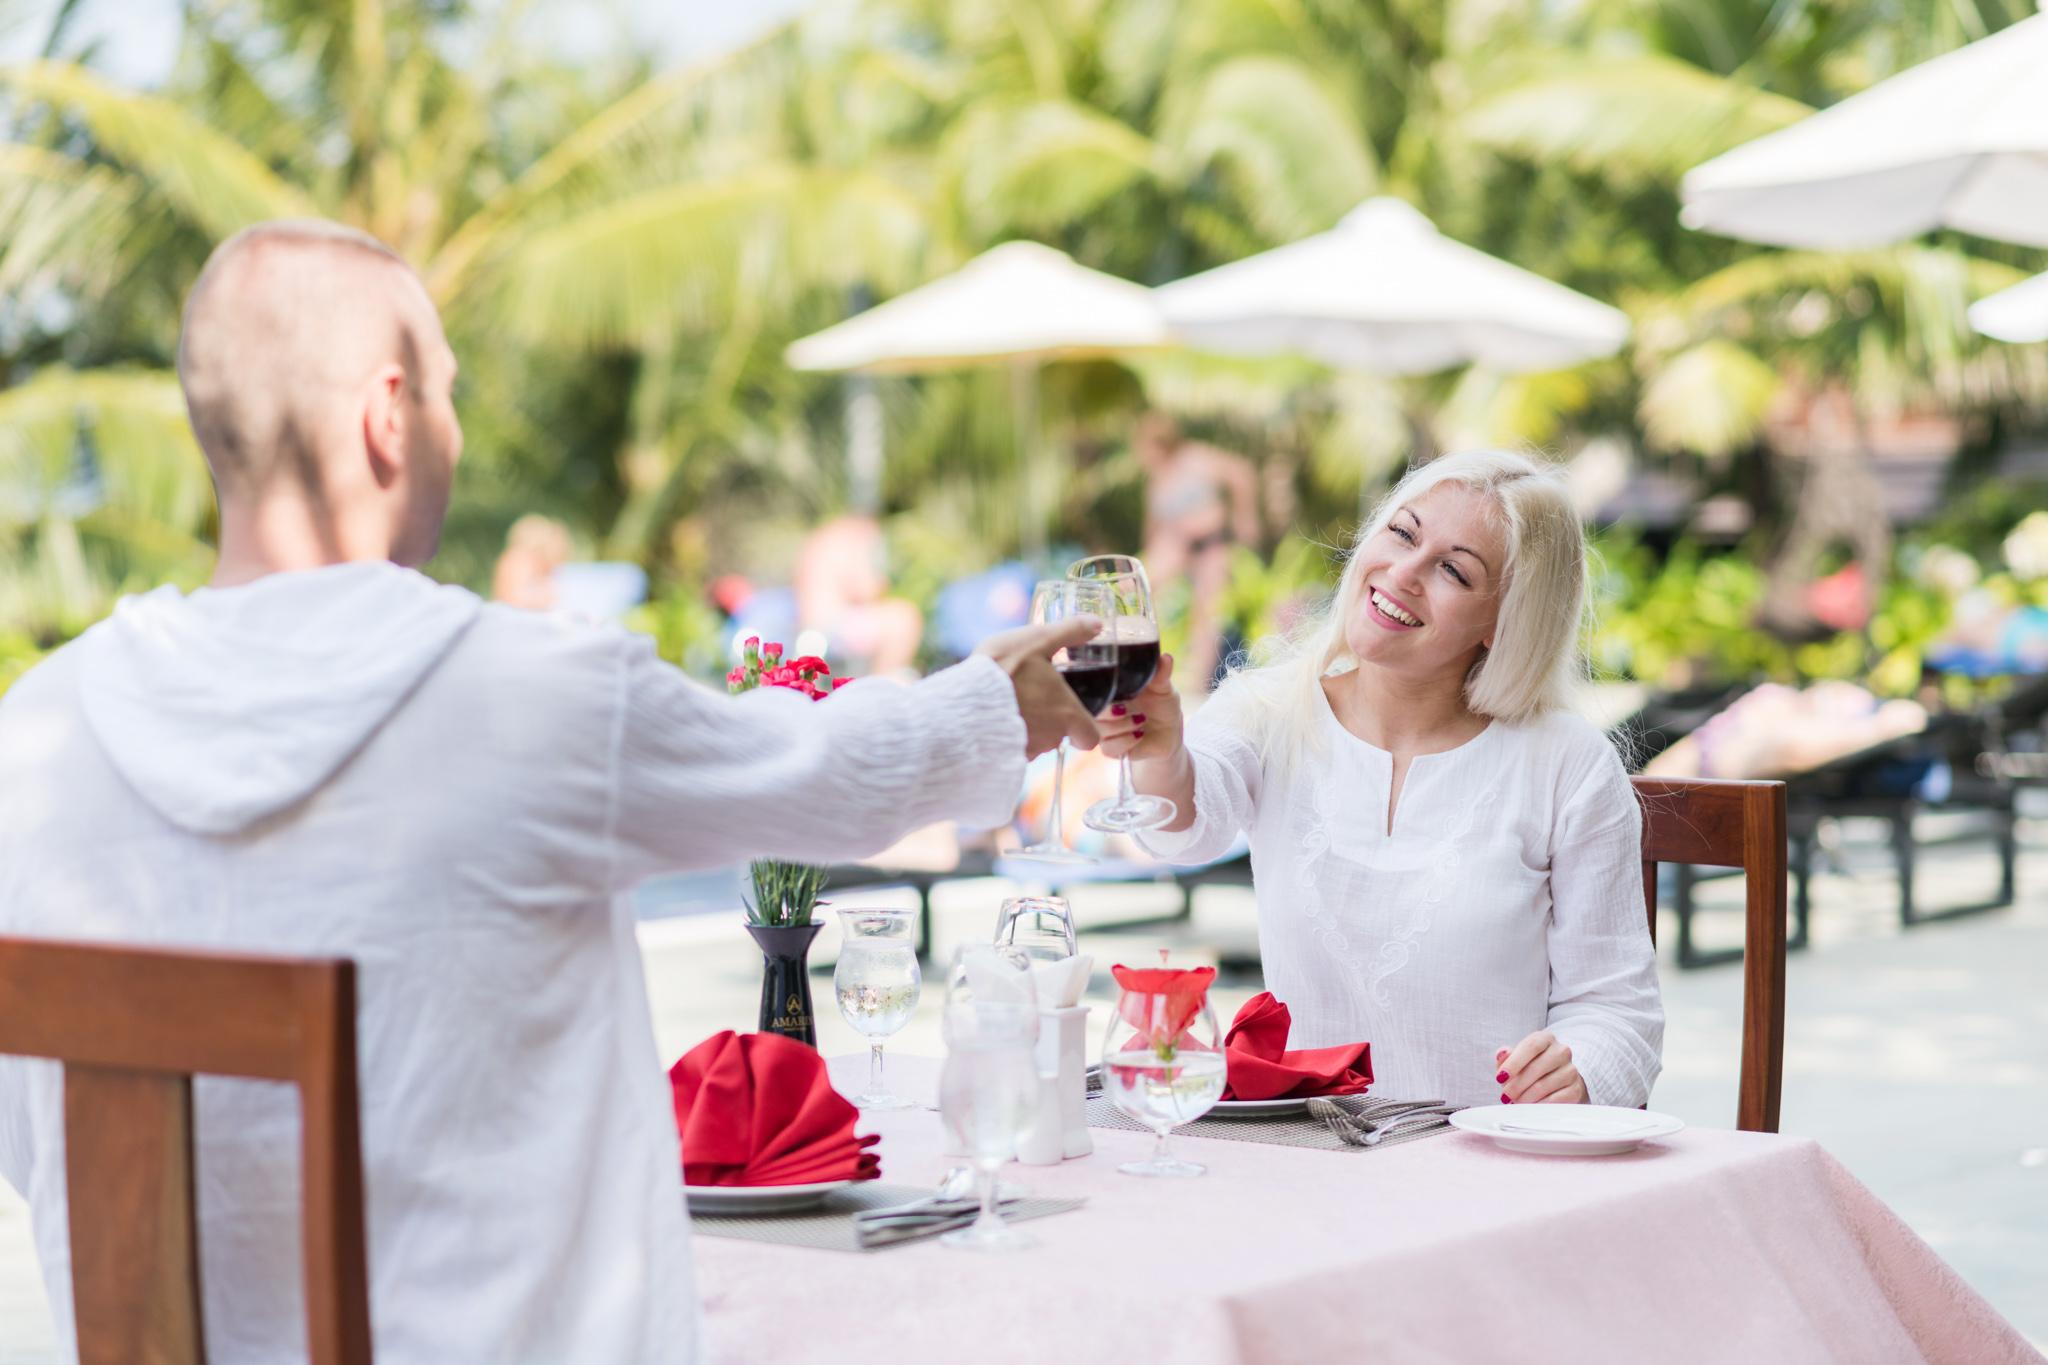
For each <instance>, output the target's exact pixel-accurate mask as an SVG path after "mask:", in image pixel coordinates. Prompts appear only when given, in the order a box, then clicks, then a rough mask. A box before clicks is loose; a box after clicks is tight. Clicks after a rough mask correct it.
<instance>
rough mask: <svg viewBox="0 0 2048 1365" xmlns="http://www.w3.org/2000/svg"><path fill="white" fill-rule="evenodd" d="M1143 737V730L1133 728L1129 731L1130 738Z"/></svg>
mask: <svg viewBox="0 0 2048 1365" xmlns="http://www.w3.org/2000/svg"><path fill="white" fill-rule="evenodd" d="M1144 737H1145V732H1144V731H1143V730H1133V731H1131V738H1132V739H1143V738H1144Z"/></svg>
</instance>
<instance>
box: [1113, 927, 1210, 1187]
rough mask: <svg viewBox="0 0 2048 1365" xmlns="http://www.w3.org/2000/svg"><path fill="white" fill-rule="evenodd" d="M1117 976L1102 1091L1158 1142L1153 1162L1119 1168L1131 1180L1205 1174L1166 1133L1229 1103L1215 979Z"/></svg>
mask: <svg viewBox="0 0 2048 1365" xmlns="http://www.w3.org/2000/svg"><path fill="white" fill-rule="evenodd" d="M1164 956H1165V954H1164V953H1162V954H1161V957H1162V958H1163V957H1164ZM1115 974H1116V977H1117V982H1118V984H1119V985H1121V986H1122V987H1123V993H1122V994H1121V995H1120V996H1118V998H1117V1002H1116V1013H1115V1014H1113V1015H1112V1016H1110V1021H1109V1032H1108V1033H1107V1034H1105V1035H1104V1036H1103V1039H1102V1092H1103V1093H1104V1094H1105V1095H1107V1096H1108V1097H1109V1101H1110V1103H1111V1104H1113V1105H1115V1106H1116V1107H1117V1108H1118V1109H1120V1110H1122V1111H1123V1112H1124V1113H1126V1114H1128V1115H1130V1116H1131V1117H1132V1118H1134V1119H1136V1120H1137V1121H1138V1122H1140V1123H1142V1124H1144V1125H1145V1126H1146V1127H1147V1128H1150V1129H1151V1130H1152V1133H1153V1135H1154V1136H1155V1137H1156V1138H1157V1139H1158V1141H1157V1142H1156V1143H1154V1145H1153V1148H1152V1155H1151V1156H1149V1157H1147V1158H1146V1159H1145V1160H1143V1161H1127V1162H1125V1163H1124V1164H1123V1165H1121V1166H1119V1167H1117V1169H1118V1170H1119V1171H1122V1172H1123V1173H1124V1174H1125V1175H1151V1176H1191V1175H1200V1174H1202V1172H1203V1169H1204V1168H1203V1167H1201V1166H1199V1165H1197V1164H1195V1163H1194V1162H1192V1161H1182V1160H1180V1159H1179V1158H1177V1157H1175V1156H1174V1155H1173V1152H1172V1151H1171V1150H1170V1149H1169V1147H1168V1145H1167V1134H1168V1133H1169V1132H1171V1131H1172V1130H1173V1129H1174V1128H1175V1127H1176V1126H1177V1125H1179V1124H1183V1123H1191V1122H1193V1121H1194V1120H1196V1119H1198V1118H1200V1117H1201V1116H1202V1115H1204V1114H1206V1113H1208V1112H1209V1110H1210V1109H1212V1108H1213V1107H1214V1106H1215V1104H1216V1101H1218V1100H1220V1099H1222V1098H1223V1083H1224V1068H1225V1062H1224V1055H1223V1038H1222V1035H1221V1033H1220V1032H1219V1031H1218V1030H1217V1027H1216V1016H1215V1014H1214V1013H1213V1012H1212V1011H1211V1010H1210V1009H1209V997H1208V985H1209V982H1210V980H1212V979H1213V978H1214V976H1215V973H1214V972H1213V971H1210V970H1208V969H1206V968H1203V969H1197V970H1194V971H1170V970H1168V969H1166V968H1165V967H1160V968H1157V969H1154V970H1150V971H1131V970H1130V969H1128V968H1125V967H1118V968H1116V969H1115Z"/></svg>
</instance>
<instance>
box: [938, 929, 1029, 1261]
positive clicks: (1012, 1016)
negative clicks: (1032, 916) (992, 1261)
mask: <svg viewBox="0 0 2048 1365" xmlns="http://www.w3.org/2000/svg"><path fill="white" fill-rule="evenodd" d="M942 1023H943V1027H944V1030H945V1037H946V1063H945V1067H944V1069H943V1070H942V1071H941V1072H940V1073H939V1112H940V1114H941V1116H942V1117H943V1119H944V1122H945V1125H946V1128H947V1130H948V1134H949V1136H951V1137H952V1138H953V1139H954V1140H955V1142H956V1143H957V1144H958V1145H959V1146H960V1147H961V1148H963V1149H964V1150H965V1151H966V1153H967V1159H968V1161H969V1163H970V1164H971V1165H972V1166H973V1168H974V1177H975V1188H976V1190H977V1192H978V1194H979V1196H980V1200H981V1215H980V1217H978V1218H977V1219H975V1221H974V1223H973V1224H972V1225H971V1226H969V1227H965V1228H962V1229H960V1230H959V1231H957V1232H950V1233H947V1234H946V1235H945V1236H944V1237H943V1238H941V1239H940V1240H941V1241H942V1242H944V1243H945V1244H946V1245H947V1246H951V1247H955V1248H958V1249H961V1250H966V1251H1009V1250H1016V1249H1018V1248H1022V1247H1027V1246H1031V1245H1033V1244H1034V1243H1033V1241H1032V1239H1031V1238H1029V1237H1027V1236H1025V1235H1024V1234H1023V1233H1020V1232H1018V1231H1017V1230H1016V1229H1014V1228H1012V1227H1009V1226H1008V1225H1006V1224H1005V1223H1004V1222H1003V1219H1002V1214H1001V1212H1000V1211H999V1208H998V1204H997V1199H996V1172H997V1170H999V1169H1000V1168H1001V1167H1002V1165H1003V1163H1004V1162H1006V1161H1008V1160H1010V1159H1011V1158H1012V1157H1014V1156H1016V1154H1017V1137H1018V1135H1019V1134H1020V1133H1022V1132H1023V1131H1024V1129H1025V1128H1026V1127H1027V1126H1028V1125H1029V1124H1030V1122H1031V1119H1032V1111H1033V1108H1034V1106H1035V1105H1036V1104H1037V1100H1038V1062H1037V1057H1036V1051H1037V1047H1036V1045H1037V1041H1038V1001H1037V994H1036V992H1035V991H1034V990H1033V988H1032V983H1031V962H1030V959H1029V958H1027V957H1025V956H1024V954H1023V953H1022V952H1020V951H1018V950H1016V949H1014V948H998V947H995V946H993V945H968V946H966V947H963V948H961V949H960V950H959V951H958V952H957V953H956V954H955V955H954V958H953V967H952V970H951V972H950V973H949V974H948V976H947V985H946V1007H945V1014H944V1017H943V1020H942Z"/></svg>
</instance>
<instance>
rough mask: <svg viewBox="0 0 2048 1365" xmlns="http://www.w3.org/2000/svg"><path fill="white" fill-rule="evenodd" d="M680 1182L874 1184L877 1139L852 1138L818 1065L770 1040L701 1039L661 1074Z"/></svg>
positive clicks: (793, 1044)
mask: <svg viewBox="0 0 2048 1365" xmlns="http://www.w3.org/2000/svg"><path fill="white" fill-rule="evenodd" d="M668 1079H669V1085H670V1088H671V1089H672V1090H673V1092H674V1096H675V1105H676V1132H677V1133H678V1134H679V1135H680V1136H681V1138H682V1155H683V1183H684V1184H686V1185H810V1184H815V1183H817V1182H820V1181H825V1180H873V1179H874V1178H875V1177H876V1176H878V1175H880V1174H881V1173H882V1158H881V1156H880V1154H878V1153H876V1152H872V1151H869V1150H868V1149H869V1148H870V1147H873V1146H874V1145H875V1144H876V1143H877V1142H879V1141H881V1135H880V1134H877V1133H870V1134H869V1135H868V1136H866V1137H856V1136H854V1132H853V1124H854V1120H856V1119H858V1118H859V1117H860V1110H858V1109H856V1108H854V1107H853V1104H852V1102H851V1101H849V1100H847V1099H846V1098H845V1097H843V1096H842V1095H840V1093H839V1092H838V1091H836V1090H834V1089H833V1088H832V1082H831V1079H830V1078H829V1077H828V1076H827V1075H826V1074H825V1059H824V1058H823V1057H820V1056H819V1055H818V1054H817V1052H816V1051H815V1050H814V1049H812V1048H808V1047H805V1046H804V1045H803V1044H802V1043H799V1042H797V1041H795V1040H794V1039H791V1038H784V1037H782V1036H781V1035H780V1034H774V1033H734V1032H733V1031H732V1030H731V1029H727V1030H726V1031H725V1032H723V1033H718V1034H714V1035H712V1036H711V1037H709V1038H706V1039H705V1040H704V1041H703V1042H701V1043H699V1044H697V1046H695V1047H693V1048H691V1049H690V1050H689V1051H688V1052H686V1053H684V1054H683V1055H682V1056H681V1057H680V1058H679V1059H677V1061H676V1064H675V1065H674V1066H672V1067H670V1068H669V1073H668Z"/></svg>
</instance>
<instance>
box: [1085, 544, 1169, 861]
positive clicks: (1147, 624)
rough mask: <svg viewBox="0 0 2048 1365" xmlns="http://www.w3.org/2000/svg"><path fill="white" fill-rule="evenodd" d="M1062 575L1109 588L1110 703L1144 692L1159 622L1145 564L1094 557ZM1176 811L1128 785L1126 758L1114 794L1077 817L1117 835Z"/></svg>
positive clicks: (1154, 661)
mask: <svg viewBox="0 0 2048 1365" xmlns="http://www.w3.org/2000/svg"><path fill="white" fill-rule="evenodd" d="M1067 577H1068V578H1070V579H1073V580H1076V581H1078V582H1083V583H1100V584H1102V585H1103V586H1105V587H1106V588H1108V589H1109V593H1110V598H1111V602H1110V611H1111V616H1112V624H1113V625H1114V627H1115V634H1116V686H1115V688H1114V689H1112V691H1111V694H1110V698H1109V699H1110V700H1111V701H1129V700H1130V699H1131V698H1133V697H1135V696H1137V695H1138V694H1139V693H1140V692H1142V691H1144V690H1145V685H1146V684H1147V683H1149V682H1151V681H1152V675H1153V674H1154V673H1155V672H1157V671H1158V669H1159V621H1158V618H1157V617H1155V616H1154V615H1153V613H1152V585H1151V583H1149V582H1148V581H1147V580H1146V578H1145V566H1144V564H1142V563H1141V562H1139V560H1138V559H1137V558H1135V557H1134V556H1131V555H1094V556H1091V557H1090V558H1087V559H1077V560H1075V561H1074V562H1073V563H1072V564H1070V565H1068V566H1067ZM1178 813H1179V810H1178V807H1176V806H1175V805H1174V804H1173V802H1171V801H1169V800H1167V799H1166V798H1165V797H1163V796H1141V795H1139V794H1138V791H1137V788H1135V787H1134V786H1132V784H1131V760H1130V756H1129V755H1125V757H1124V760H1123V762H1122V763H1120V764H1118V765H1117V795H1116V798H1115V799H1114V800H1110V801H1098V802H1096V803H1095V804H1094V805H1092V806H1090V807H1089V808H1088V811H1087V814H1086V815H1084V816H1083V817H1082V820H1083V822H1084V823H1085V824H1086V825H1087V826H1088V828H1090V829H1099V830H1104V831H1106V832H1108V833H1112V834H1121V833H1125V832H1128V831H1130V830H1134V829H1157V828H1158V827H1159V826H1161V825H1163V824H1166V823H1167V822H1168V821H1170V820H1172V819H1173V817H1174V816H1175V815H1176V814H1178Z"/></svg>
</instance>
